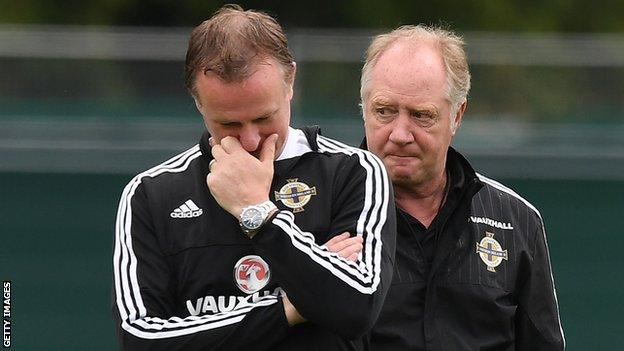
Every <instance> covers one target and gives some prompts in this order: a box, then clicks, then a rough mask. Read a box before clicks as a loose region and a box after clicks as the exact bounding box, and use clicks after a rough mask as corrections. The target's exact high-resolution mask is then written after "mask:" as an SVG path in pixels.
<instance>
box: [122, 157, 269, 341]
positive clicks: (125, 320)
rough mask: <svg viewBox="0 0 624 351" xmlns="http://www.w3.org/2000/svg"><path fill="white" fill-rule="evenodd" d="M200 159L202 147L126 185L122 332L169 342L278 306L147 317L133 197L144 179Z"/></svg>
mask: <svg viewBox="0 0 624 351" xmlns="http://www.w3.org/2000/svg"><path fill="white" fill-rule="evenodd" d="M199 156H201V151H200V150H199V146H198V145H196V146H194V147H193V148H191V149H189V150H187V151H185V152H183V153H181V154H180V155H177V156H175V157H173V158H171V159H169V160H168V161H166V162H164V163H162V164H160V165H158V166H156V167H153V168H151V169H149V170H147V171H145V172H143V173H141V174H139V175H137V176H135V177H134V178H133V179H132V180H131V181H130V182H129V183H128V185H126V187H125V188H124V191H123V193H122V196H121V199H120V202H119V209H118V211H117V223H116V235H115V249H114V253H113V268H114V272H113V273H114V279H115V296H116V303H117V308H118V310H119V314H120V317H121V320H122V324H121V326H122V328H123V329H125V330H126V331H128V332H129V333H131V334H133V335H135V336H137V337H142V338H149V339H154V338H168V337H174V336H180V335H188V334H192V333H196V332H198V331H204V330H209V329H213V328H218V327H221V326H224V325H230V324H234V323H238V322H239V321H241V320H242V319H243V318H244V317H245V313H247V312H249V311H250V310H252V309H253V308H255V307H259V306H269V305H272V304H275V303H277V298H276V297H274V296H266V297H262V298H260V299H258V300H257V301H255V302H253V303H245V304H243V305H241V306H238V307H237V309H235V310H233V311H230V312H227V313H223V314H217V315H205V316H202V317H197V316H191V317H187V318H185V319H181V318H179V317H171V318H169V319H167V320H163V319H161V318H158V317H148V316H147V309H146V308H145V305H144V303H143V299H142V296H141V294H140V288H139V284H138V277H137V258H136V256H135V254H134V251H133V248H132V238H131V235H132V234H131V223H132V208H131V204H132V197H133V196H134V193H135V191H136V189H137V188H138V186H139V185H140V184H141V182H142V179H143V178H144V177H151V178H153V177H156V176H158V175H160V174H163V173H179V172H183V171H185V170H186V169H187V168H188V167H189V165H190V163H191V162H192V161H193V160H194V159H196V158H197V157H199ZM171 328H176V330H170V331H166V329H171ZM145 329H151V330H145ZM163 329H165V331H163Z"/></svg>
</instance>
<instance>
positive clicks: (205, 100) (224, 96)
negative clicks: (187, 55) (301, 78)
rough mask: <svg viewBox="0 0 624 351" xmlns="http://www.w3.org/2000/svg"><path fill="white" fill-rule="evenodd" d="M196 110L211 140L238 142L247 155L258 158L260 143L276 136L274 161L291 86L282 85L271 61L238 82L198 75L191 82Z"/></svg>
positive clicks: (283, 136)
mask: <svg viewBox="0 0 624 351" xmlns="http://www.w3.org/2000/svg"><path fill="white" fill-rule="evenodd" d="M195 88H196V89H195V91H196V93H197V96H196V97H195V102H196V104H197V109H198V110H199V112H200V113H201V115H202V117H203V118H204V124H205V125H206V128H207V129H208V131H209V132H210V135H211V136H212V138H213V140H214V141H215V142H216V143H217V144H218V143H220V142H221V139H223V138H224V137H226V136H233V137H235V138H236V139H238V140H239V141H240V143H241V145H242V146H243V148H244V149H245V150H247V152H249V153H251V154H252V155H254V156H255V157H258V156H259V155H260V150H261V149H262V144H263V143H264V140H265V139H266V138H267V137H268V136H270V135H271V134H274V133H275V134H278V136H279V137H278V140H277V145H276V157H277V156H278V155H279V154H280V152H281V151H282V148H283V146H284V142H285V140H286V137H287V136H288V126H289V124H290V100H291V99H292V96H293V90H292V82H290V83H288V84H287V83H285V82H284V75H283V72H282V69H281V68H280V67H279V66H278V64H277V63H275V62H274V61H272V60H267V61H266V62H264V63H260V64H257V65H256V69H255V72H254V73H253V74H252V75H251V76H250V77H249V78H247V79H246V80H244V81H242V82H231V83H226V82H224V81H223V80H222V79H220V78H219V77H218V76H217V75H215V74H213V73H210V72H208V73H206V74H203V73H201V72H200V73H198V75H197V79H196V81H195Z"/></svg>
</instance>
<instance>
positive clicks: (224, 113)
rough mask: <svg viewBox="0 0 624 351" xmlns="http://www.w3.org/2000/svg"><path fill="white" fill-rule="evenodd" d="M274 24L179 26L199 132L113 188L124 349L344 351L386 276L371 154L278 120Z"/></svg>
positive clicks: (282, 91)
mask: <svg viewBox="0 0 624 351" xmlns="http://www.w3.org/2000/svg"><path fill="white" fill-rule="evenodd" d="M295 67H296V66H295V63H294V61H293V58H292V55H291V54H290V51H289V50H288V46H287V41H286V37H285V35H284V33H283V32H282V29H281V27H280V26H279V24H278V23H277V22H276V21H275V20H274V19H273V18H271V17H270V16H268V15H266V14H264V13H262V12H257V11H244V10H243V9H242V8H240V7H239V6H236V5H229V6H225V7H224V8H222V9H221V10H219V11H218V12H217V13H215V15H214V16H213V17H212V18H210V19H209V20H207V21H205V22H203V23H202V24H200V25H199V26H198V27H196V28H195V30H194V31H193V33H192V34H191V38H190V41H189V47H188V51H187V55H186V86H187V88H188V90H189V92H190V93H191V95H192V97H193V99H194V100H195V104H196V106H197V109H198V111H199V112H200V114H201V115H202V117H203V121H204V124H205V126H206V129H207V131H206V132H205V133H204V135H203V136H202V137H201V140H200V142H199V144H198V145H196V146H194V147H192V148H191V149H189V150H187V151H185V152H183V153H181V154H180V155H178V156H175V157H173V158H171V159H170V160H168V161H166V162H165V163H163V164H161V165H158V166H156V167H154V168H151V169H149V170H147V171H145V172H143V173H141V174H139V175H137V176H136V177H135V178H133V179H132V180H131V181H130V183H129V184H128V185H127V186H126V188H125V189H124V192H123V194H122V197H121V200H120V203H119V211H118V216H117V226H116V235H115V249H114V254H113V272H114V290H113V311H114V315H115V320H116V328H117V334H118V339H119V343H120V345H121V348H122V349H124V350H168V351H171V350H184V351H189V350H324V351H325V350H356V349H357V348H358V347H359V346H360V342H361V340H362V339H361V338H360V337H361V336H362V335H363V334H364V333H365V332H367V331H368V330H369V329H370V328H371V327H372V325H373V323H374V321H375V320H376V318H377V316H378V314H379V311H380V310H381V306H382V303H383V299H384V297H385V294H386V292H387V289H388V287H389V285H390V282H391V275H392V263H393V256H394V240H395V217H394V200H393V197H392V189H391V187H390V182H389V179H388V177H387V173H386V172H385V169H384V167H383V164H382V163H381V162H380V160H379V159H378V158H377V157H375V156H374V155H372V154H371V153H369V152H367V151H362V150H359V149H356V148H351V147H348V146H346V145H344V144H341V143H339V142H337V141H335V140H331V139H328V138H325V137H322V136H321V135H320V134H319V133H318V128H302V129H294V128H292V127H290V101H291V99H292V96H293V82H294V79H295V71H296V70H295Z"/></svg>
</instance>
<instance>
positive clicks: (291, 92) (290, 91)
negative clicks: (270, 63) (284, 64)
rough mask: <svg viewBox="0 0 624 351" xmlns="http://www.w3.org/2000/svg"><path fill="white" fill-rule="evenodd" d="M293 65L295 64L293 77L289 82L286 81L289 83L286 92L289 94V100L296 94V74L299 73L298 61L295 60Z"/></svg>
mask: <svg viewBox="0 0 624 351" xmlns="http://www.w3.org/2000/svg"><path fill="white" fill-rule="evenodd" d="M292 66H293V72H292V77H291V78H290V81H289V82H286V83H287V85H288V87H287V89H288V91H287V92H286V93H287V95H288V100H292V98H293V95H294V86H295V76H296V75H297V62H295V61H293V62H292Z"/></svg>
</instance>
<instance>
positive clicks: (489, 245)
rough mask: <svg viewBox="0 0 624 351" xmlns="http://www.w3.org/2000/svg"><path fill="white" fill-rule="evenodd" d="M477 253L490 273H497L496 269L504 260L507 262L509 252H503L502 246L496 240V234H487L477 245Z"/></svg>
mask: <svg viewBox="0 0 624 351" xmlns="http://www.w3.org/2000/svg"><path fill="white" fill-rule="evenodd" d="M477 253H478V254H479V257H481V261H483V263H485V265H486V266H487V270H488V271H490V272H496V271H495V270H494V268H496V267H498V265H500V264H501V262H503V260H505V261H507V250H503V247H502V246H501V244H499V243H498V241H496V239H494V233H490V232H485V237H483V239H481V242H479V243H477Z"/></svg>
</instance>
